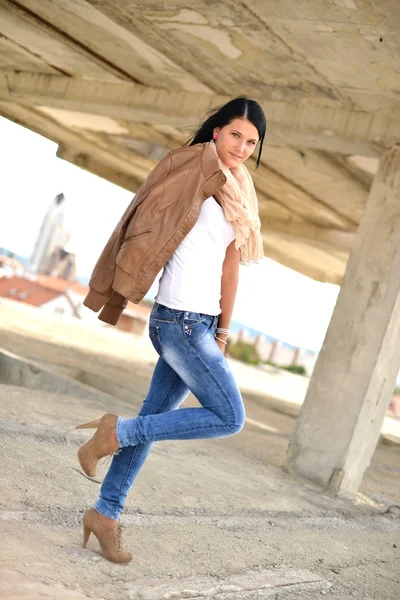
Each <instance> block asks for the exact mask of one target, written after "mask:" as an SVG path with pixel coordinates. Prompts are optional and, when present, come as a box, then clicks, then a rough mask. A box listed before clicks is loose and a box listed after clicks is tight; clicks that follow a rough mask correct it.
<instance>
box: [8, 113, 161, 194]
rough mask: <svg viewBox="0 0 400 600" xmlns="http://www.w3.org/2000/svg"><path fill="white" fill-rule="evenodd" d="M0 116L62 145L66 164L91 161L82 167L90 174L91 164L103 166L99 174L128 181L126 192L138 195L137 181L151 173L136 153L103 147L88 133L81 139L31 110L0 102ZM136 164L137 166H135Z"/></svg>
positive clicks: (115, 146)
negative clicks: (72, 160)
mask: <svg viewBox="0 0 400 600" xmlns="http://www.w3.org/2000/svg"><path fill="white" fill-rule="evenodd" d="M0 114H1V115H3V116H4V117H6V118H8V119H11V120H12V121H14V122H16V123H18V124H20V125H23V126H24V127H28V128H29V129H31V130H32V131H35V132H36V133H39V134H40V135H43V136H45V137H47V138H49V139H51V140H53V141H55V142H57V143H58V144H63V145H64V147H65V148H66V149H68V148H69V149H70V150H65V152H66V156H68V158H67V160H69V159H70V158H72V155H73V154H74V155H75V156H77V157H79V155H86V156H87V157H93V160H92V161H91V160H90V159H87V163H86V164H87V166H86V167H85V168H86V169H87V170H90V169H89V165H90V164H92V165H93V166H94V165H96V164H98V165H102V170H103V169H107V170H108V172H111V171H114V172H115V173H118V174H120V175H121V178H122V177H123V176H126V179H124V181H125V182H126V183H127V182H128V179H127V178H130V181H132V182H133V184H134V185H133V186H132V187H128V188H127V189H129V190H130V191H132V192H135V191H137V185H136V181H137V182H140V181H142V180H143V179H144V177H145V174H147V173H148V172H149V170H150V168H149V166H148V164H147V163H148V161H146V160H145V159H144V158H143V157H141V156H138V155H136V153H135V152H132V151H130V150H127V149H126V150H125V149H123V148H122V147H120V146H118V145H117V144H112V143H108V142H107V144H102V139H101V138H100V137H99V136H96V135H95V134H92V135H91V134H90V133H89V132H84V133H85V135H83V132H82V133H76V132H75V131H73V130H71V129H68V128H66V127H63V126H62V125H60V124H59V123H57V122H55V121H52V120H50V119H49V118H47V117H46V116H44V115H42V114H41V113H40V112H38V111H36V110H34V109H32V108H31V107H26V106H21V105H15V104H8V103H1V102H0ZM72 149H73V150H72ZM136 160H137V164H136V163H135V161H136ZM102 172H104V171H102ZM94 173H95V174H96V175H100V176H101V177H104V175H101V173H99V172H97V169H96V171H94ZM121 181H122V179H121Z"/></svg>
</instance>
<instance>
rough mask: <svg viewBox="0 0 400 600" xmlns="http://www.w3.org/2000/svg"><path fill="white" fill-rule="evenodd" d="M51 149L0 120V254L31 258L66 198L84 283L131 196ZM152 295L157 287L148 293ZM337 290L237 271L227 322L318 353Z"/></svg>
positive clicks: (270, 269)
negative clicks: (48, 218)
mask: <svg viewBox="0 0 400 600" xmlns="http://www.w3.org/2000/svg"><path fill="white" fill-rule="evenodd" d="M56 151H57V144H55V143H54V142H51V141H50V140H47V139H46V138H43V137H41V136H39V135H37V134H35V133H33V132H31V131H29V130H28V129H25V128H23V127H21V126H19V125H16V124H15V123H12V122H11V121H8V120H7V119H4V118H2V117H0V165H1V177H0V206H1V212H0V215H1V219H0V247H4V248H7V249H8V250H11V251H13V252H15V253H16V254H20V255H22V256H30V254H31V252H32V250H33V246H34V243H35V240H36V236H37V234H38V231H39V228H40V225H41V223H42V219H43V217H44V215H45V212H46V210H47V209H48V207H49V205H50V204H51V202H52V200H53V198H54V196H55V195H56V194H59V193H61V192H62V193H63V194H64V195H65V197H66V211H65V224H66V228H67V229H68V231H69V232H70V241H69V244H68V247H67V249H68V250H70V251H71V252H74V253H75V254H76V262H77V273H78V275H79V276H81V277H89V276H90V273H91V270H92V268H93V266H94V264H95V262H96V260H97V258H98V256H99V254H100V252H101V250H102V249H103V247H104V245H105V243H106V242H107V239H108V237H109V236H110V234H111V232H112V231H113V229H114V227H115V225H116V223H117V222H118V220H119V219H120V217H121V215H122V213H123V211H124V210H125V208H126V206H127V205H128V204H129V202H130V201H131V199H132V193H131V192H129V191H127V190H124V189H122V188H120V187H118V186H116V185H114V184H112V183H109V182H108V181H106V180H104V179H101V178H100V177H97V176H96V175H92V174H91V173H88V172H87V171H84V170H82V169H80V168H78V167H75V166H74V165H72V164H70V163H68V162H66V161H64V160H61V159H59V158H57V156H56ZM152 292H153V293H156V284H155V285H154V286H153V288H152ZM338 292H339V287H338V286H335V285H331V284H329V283H319V282H316V281H314V280H312V279H310V278H308V277H305V276H304V275H301V274H300V273H297V272H296V271H293V270H292V269H288V268H286V267H283V266H282V265H280V264H278V263H276V262H274V261H272V260H270V259H266V258H265V259H263V260H262V261H261V262H260V263H259V264H253V265H249V266H241V267H240V277H239V289H238V293H237V297H236V302H235V309H234V314H233V319H235V320H236V321H240V322H241V323H243V324H244V325H247V326H248V327H252V328H253V329H257V330H259V331H262V332H264V333H266V334H267V335H270V336H272V337H276V338H278V339H280V340H282V341H284V342H287V343H289V344H292V345H294V346H299V347H301V348H307V349H309V350H315V351H318V350H319V349H320V347H321V345H322V342H323V339H324V337H325V333H326V330H327V327H328V324H329V321H330V319H331V316H332V312H333V309H334V307H335V303H336V300H337V295H338Z"/></svg>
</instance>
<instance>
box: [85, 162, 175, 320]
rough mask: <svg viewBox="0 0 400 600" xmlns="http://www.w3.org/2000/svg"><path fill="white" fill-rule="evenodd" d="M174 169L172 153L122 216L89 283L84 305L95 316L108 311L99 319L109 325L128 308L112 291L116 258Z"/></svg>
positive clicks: (147, 179)
mask: <svg viewBox="0 0 400 600" xmlns="http://www.w3.org/2000/svg"><path fill="white" fill-rule="evenodd" d="M170 167H171V152H169V153H168V154H166V155H165V156H164V157H163V158H162V159H161V160H160V161H159V162H158V163H157V164H156V166H155V167H154V169H153V170H152V171H151V172H150V173H149V175H148V176H147V178H146V179H145V181H144V182H143V184H142V185H141V186H140V188H139V190H138V192H137V194H136V196H135V197H134V198H133V200H132V201H131V203H130V204H129V206H128V208H127V209H126V211H125V212H124V214H123V215H122V217H121V219H120V220H119V222H118V224H117V226H116V227H115V229H114V231H113V233H112V234H111V237H110V239H109V240H108V242H107V244H106V245H105V247H104V249H103V251H102V253H101V254H100V257H99V259H98V260H97V262H96V265H95V267H94V270H93V273H92V275H91V277H90V281H89V288H90V290H89V292H88V294H87V296H86V298H85V300H84V301H83V304H84V305H85V306H87V307H88V308H90V309H91V310H93V311H94V312H98V311H99V310H100V309H101V308H102V307H104V308H103V310H102V311H101V313H100V315H99V319H101V320H102V321H105V322H106V323H111V324H113V325H115V324H116V323H117V321H118V319H119V317H120V316H121V314H122V311H123V310H124V308H125V307H126V305H127V300H126V298H124V296H122V295H121V294H118V293H117V292H115V291H114V290H113V288H112V284H113V281H114V274H115V265H116V258H117V254H118V252H119V250H120V248H121V245H122V242H123V240H124V237H125V233H126V229H127V227H128V225H129V222H130V220H131V219H132V217H133V216H134V213H135V209H136V207H137V206H138V205H139V204H140V203H141V202H143V200H144V199H145V198H146V196H147V195H148V194H149V192H150V191H151V189H152V187H153V186H155V185H157V184H159V183H161V182H162V181H163V180H164V179H165V177H166V176H167V175H168V173H169V170H170Z"/></svg>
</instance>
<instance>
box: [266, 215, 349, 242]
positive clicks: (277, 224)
mask: <svg viewBox="0 0 400 600" xmlns="http://www.w3.org/2000/svg"><path fill="white" fill-rule="evenodd" d="M261 227H262V231H263V232H265V233H268V232H271V233H273V234H275V235H279V236H282V237H284V238H292V239H293V238H294V239H299V240H302V241H304V242H306V243H307V242H318V243H321V244H322V246H326V247H331V248H334V249H337V250H351V248H352V247H353V245H354V241H355V238H356V234H355V233H353V232H349V231H343V230H340V229H328V228H325V227H319V226H317V225H312V224H311V223H288V222H286V221H280V220H277V219H269V218H265V217H262V218H261Z"/></svg>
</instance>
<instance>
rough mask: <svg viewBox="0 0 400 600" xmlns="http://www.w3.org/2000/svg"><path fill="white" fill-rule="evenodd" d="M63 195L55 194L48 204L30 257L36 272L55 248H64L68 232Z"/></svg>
mask: <svg viewBox="0 0 400 600" xmlns="http://www.w3.org/2000/svg"><path fill="white" fill-rule="evenodd" d="M64 209H65V196H64V194H57V196H56V197H55V198H54V200H53V202H52V203H51V205H50V206H49V208H48V210H47V212H46V214H45V217H44V219H43V222H42V225H41V227H40V231H39V235H38V237H37V239H36V242H35V246H34V249H33V252H32V256H31V259H30V263H31V266H32V268H33V270H34V271H36V272H37V273H41V272H43V269H44V268H45V266H46V265H47V264H48V262H49V258H50V256H51V255H52V254H53V252H54V251H55V249H56V248H64V246H65V244H66V243H67V241H68V238H69V234H68V232H67V231H66V230H65V228H64Z"/></svg>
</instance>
